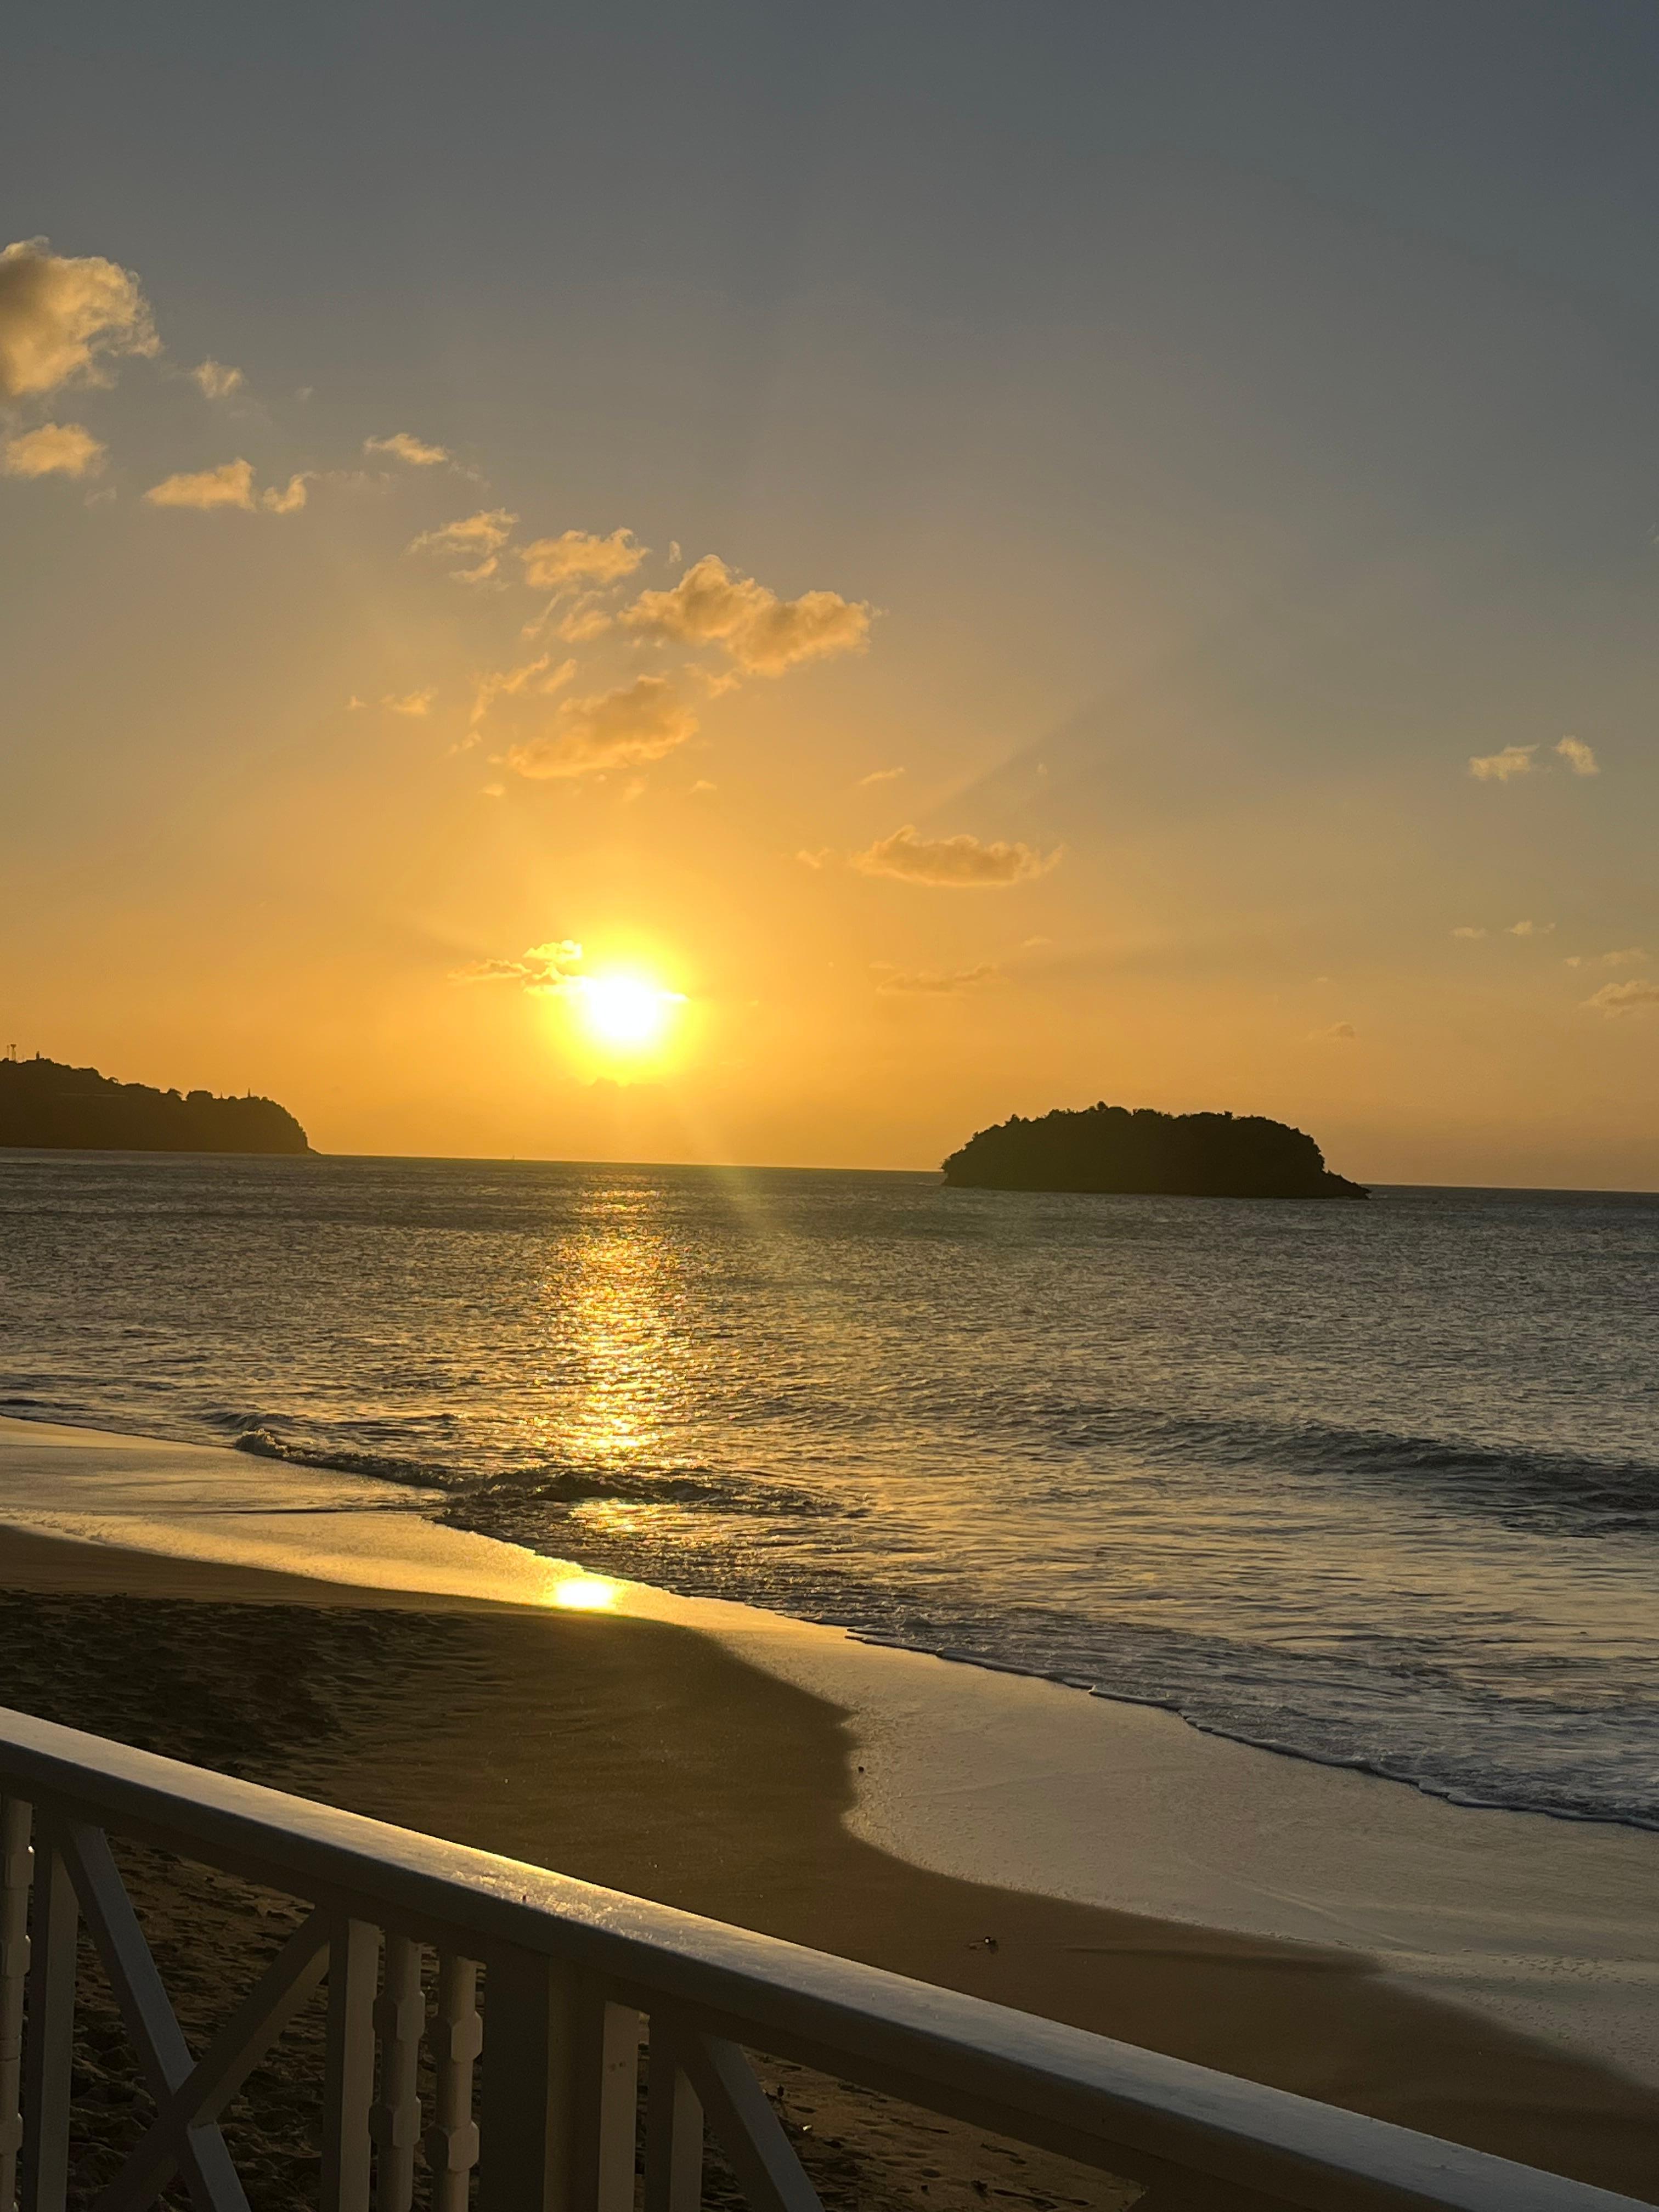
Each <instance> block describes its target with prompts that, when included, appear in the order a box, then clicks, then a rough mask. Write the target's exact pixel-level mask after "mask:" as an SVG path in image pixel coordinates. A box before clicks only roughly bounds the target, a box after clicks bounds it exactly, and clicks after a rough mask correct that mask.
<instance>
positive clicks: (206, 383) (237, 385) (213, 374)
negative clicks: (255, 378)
mask: <svg viewBox="0 0 1659 2212" xmlns="http://www.w3.org/2000/svg"><path fill="white" fill-rule="evenodd" d="M190 373H191V376H192V377H193V378H194V379H195V380H196V382H197V384H199V385H200V386H201V387H202V389H203V391H204V392H205V393H206V394H207V396H208V398H210V399H228V398H230V396H231V394H232V393H233V392H240V390H241V388H242V386H243V385H244V384H245V383H246V381H247V379H246V377H245V376H244V375H243V374H242V372H241V370H240V368H226V366H225V364H224V362H222V361H214V360H211V359H209V360H207V361H204V362H198V363H197V366H196V367H195V368H192V369H191V372H190Z"/></svg>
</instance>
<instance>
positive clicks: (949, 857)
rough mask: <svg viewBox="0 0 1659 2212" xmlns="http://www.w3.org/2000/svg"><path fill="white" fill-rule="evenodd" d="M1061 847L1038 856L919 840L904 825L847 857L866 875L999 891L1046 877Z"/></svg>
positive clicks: (1016, 848) (1032, 851)
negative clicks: (1037, 877)
mask: <svg viewBox="0 0 1659 2212" xmlns="http://www.w3.org/2000/svg"><path fill="white" fill-rule="evenodd" d="M1063 850H1064V848H1063V847H1060V846H1058V845H1057V846H1056V847H1055V848H1054V851H1053V852H1052V853H1039V852H1038V851H1037V849H1036V847H1035V846H1032V845H1021V844H1012V843H1008V842H1005V841H1002V840H998V841H996V842H993V843H991V844H981V842H980V841H979V839H978V838H977V837H969V836H959V837H919V836H917V835H916V830H915V824H914V823H909V822H907V823H905V824H904V826H903V828H902V829H895V830H894V832H893V834H892V836H890V837H879V838H878V839H877V841H876V842H875V843H874V844H873V845H872V846H871V847H870V848H868V850H867V851H866V852H862V853H855V854H853V856H852V862H853V866H854V867H855V868H857V869H858V870H859V871H860V872H861V873H862V874H864V875H866V876H896V877H897V878H899V880H900V881H901V882H902V883H908V884H931V885H933V886H934V887H936V888H938V889H940V890H1006V888H1007V887H1008V886H1009V885H1010V884H1019V883H1025V882H1027V881H1029V880H1030V878H1032V877H1034V876H1042V875H1046V874H1047V873H1048V871H1049V869H1050V868H1054V867H1057V866H1059V865H1060V854H1061V853H1062V851H1063Z"/></svg>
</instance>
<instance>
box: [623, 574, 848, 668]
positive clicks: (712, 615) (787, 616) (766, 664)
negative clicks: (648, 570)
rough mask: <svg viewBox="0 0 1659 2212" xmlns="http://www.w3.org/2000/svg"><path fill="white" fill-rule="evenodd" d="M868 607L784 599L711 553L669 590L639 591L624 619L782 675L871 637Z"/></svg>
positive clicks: (836, 596) (835, 595) (805, 597)
mask: <svg viewBox="0 0 1659 2212" xmlns="http://www.w3.org/2000/svg"><path fill="white" fill-rule="evenodd" d="M872 611H873V610H872V608H870V607H869V606H868V605H866V604H865V603H864V602H863V601H862V600H857V599H842V596H841V594H840V592H803V593H802V594H801V596H800V598H799V599H780V598H779V597H778V595H777V593H776V592H772V591H769V590H768V589H767V587H766V586H765V585H763V584H757V582H756V581H755V580H754V578H753V577H752V576H737V575H734V574H732V571H731V570H730V569H729V568H727V567H726V563H725V562H724V561H722V560H721V559H720V557H719V556H718V555H716V554H714V553H708V554H705V555H704V556H703V558H702V560H701V561H699V562H697V563H696V566H695V567H693V568H688V569H687V570H686V572H685V574H684V575H683V576H682V577H681V578H680V580H679V581H678V584H676V585H675V586H673V587H672V589H671V590H670V591H666V592H641V594H640V597H639V598H638V599H636V600H635V603H634V605H632V606H631V607H629V609H628V610H627V611H626V612H625V613H624V614H623V617H622V620H623V624H624V626H625V627H626V628H628V629H633V630H638V631H641V632H642V633H643V634H645V635H647V636H652V637H663V638H672V639H675V640H677V641H678V642H680V643H682V644H685V645H694V646H696V645H718V646H720V647H721V648H722V649H723V650H724V651H725V652H726V653H729V654H730V655H731V658H732V660H733V661H734V662H736V664H737V665H738V667H739V668H741V669H743V670H744V671H745V672H747V673H748V674H750V675H759V676H779V675H781V674H782V672H783V671H784V670H785V669H786V668H793V666H795V665H796V664H797V663H798V662H799V661H803V660H822V659H826V658H828V657H829V655H830V654H831V653H856V652H859V651H860V650H861V649H862V648H863V647H864V646H865V645H866V643H867V642H868V640H869V635H870V617H871V615H872Z"/></svg>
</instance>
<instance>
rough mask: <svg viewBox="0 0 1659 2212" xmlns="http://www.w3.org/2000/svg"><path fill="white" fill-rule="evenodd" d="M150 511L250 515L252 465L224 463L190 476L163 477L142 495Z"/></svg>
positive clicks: (247, 463) (246, 463) (249, 462)
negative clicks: (228, 510)
mask: <svg viewBox="0 0 1659 2212" xmlns="http://www.w3.org/2000/svg"><path fill="white" fill-rule="evenodd" d="M144 497H145V498H146V499H147V500H148V501H149V503H150V505H151V506H152V507H196V508H198V509H199V510H200V511H201V512H203V513H206V512H207V511H208V510H209V509H210V508H211V507H241V508H243V509H244V510H245V511H246V512H247V513H252V511H253V464H252V461H240V460H238V461H227V462H225V463H224V465H223V466H222V467H221V468H216V469H198V470H197V471H196V472H195V473H194V474H193V475H191V474H185V475H183V476H176V477H163V478H162V479H161V483H158V484H152V485H151V486H150V488H149V490H148V491H147V492H146V493H145V494H144Z"/></svg>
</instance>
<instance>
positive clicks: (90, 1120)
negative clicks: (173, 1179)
mask: <svg viewBox="0 0 1659 2212" xmlns="http://www.w3.org/2000/svg"><path fill="white" fill-rule="evenodd" d="M3 1145H27V1146H39V1147H41V1148H44V1149H46V1150H52V1151H76V1152H309V1151H310V1150H311V1146H309V1145H308V1144H307V1141H306V1133H305V1131H304V1130H303V1129H302V1128H301V1127H300V1124H299V1123H298V1122H297V1121H295V1118H294V1116H293V1115H292V1114H290V1113H289V1111H288V1109H287V1108H286V1107H283V1106H278V1105H277V1104H276V1103H275V1102H274V1101H273V1100H271V1099H270V1098H216V1097H214V1096H213V1095H212V1093H211V1092H210V1091H189V1092H182V1093H181V1092H179V1091H155V1090H152V1089H151V1088H150V1086H149V1084H147V1083H117V1082H115V1081H114V1080H113V1079H112V1078H111V1077H109V1076H107V1075H100V1073H98V1071H97V1069H96V1068H95V1067H65V1066H63V1065H62V1064H61V1063H60V1062H59V1061H58V1060H43V1059H42V1058H41V1057H40V1054H38V1053H37V1054H36V1055H35V1057H34V1058H33V1060H0V1146H3Z"/></svg>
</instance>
